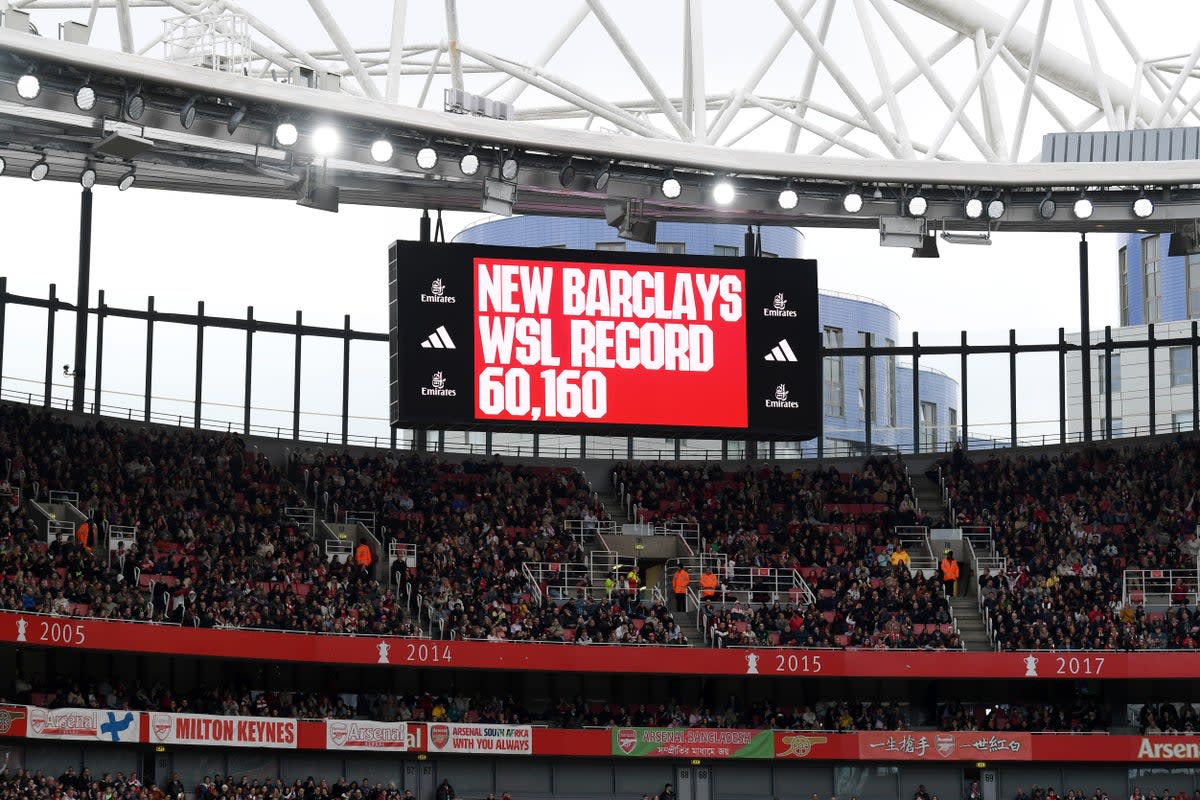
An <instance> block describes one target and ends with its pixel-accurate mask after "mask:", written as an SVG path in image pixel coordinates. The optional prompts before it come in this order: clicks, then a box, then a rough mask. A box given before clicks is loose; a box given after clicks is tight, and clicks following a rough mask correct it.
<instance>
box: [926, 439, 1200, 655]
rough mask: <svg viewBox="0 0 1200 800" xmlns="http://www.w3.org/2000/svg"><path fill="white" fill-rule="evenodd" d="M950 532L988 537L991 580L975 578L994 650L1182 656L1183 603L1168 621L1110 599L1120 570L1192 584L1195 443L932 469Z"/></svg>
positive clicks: (1188, 612)
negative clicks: (1000, 563)
mask: <svg viewBox="0 0 1200 800" xmlns="http://www.w3.org/2000/svg"><path fill="white" fill-rule="evenodd" d="M939 466H940V468H941V474H942V477H943V479H944V480H945V482H946V486H947V489H948V491H949V493H950V497H951V500H952V502H953V506H954V510H955V512H956V514H957V517H958V523H959V524H960V525H964V526H965V525H981V526H989V527H990V528H991V530H992V537H993V540H994V542H995V547H996V554H997V555H998V556H1000V557H1003V558H1005V559H1007V561H1006V565H1007V566H1006V569H1005V571H1004V572H1003V573H1002V574H993V573H991V572H985V573H983V574H981V575H980V591H981V593H982V595H983V598H984V602H985V607H986V611H987V614H988V615H989V617H990V621H991V625H992V629H993V631H994V636H995V639H996V641H997V643H998V644H999V645H1000V646H1001V647H1003V648H1005V649H1009V650H1016V649H1051V648H1059V649H1061V648H1087V649H1137V650H1153V649H1194V648H1196V647H1197V646H1198V642H1200V616H1197V612H1196V609H1195V607H1194V605H1189V597H1188V594H1187V593H1186V592H1184V593H1180V592H1174V591H1173V592H1172V594H1173V595H1179V596H1178V597H1176V596H1172V598H1171V599H1172V600H1173V601H1176V600H1178V601H1179V602H1178V603H1177V604H1176V605H1175V606H1173V607H1172V608H1171V609H1170V610H1166V611H1148V610H1146V609H1145V608H1144V607H1143V606H1142V604H1141V603H1139V602H1137V598H1136V597H1134V596H1132V595H1131V598H1130V599H1131V601H1132V602H1129V603H1126V602H1124V599H1123V596H1122V578H1123V574H1124V571H1125V570H1126V569H1141V570H1171V569H1177V568H1182V569H1186V570H1191V572H1192V573H1193V574H1194V573H1195V569H1196V563H1197V555H1198V554H1200V528H1198V526H1197V522H1198V519H1197V515H1198V513H1200V502H1198V500H1197V491H1198V490H1200V480H1198V475H1200V472H1198V471H1197V467H1198V466H1200V443H1197V442H1196V441H1194V440H1184V439H1175V440H1171V441H1167V442H1156V443H1147V444H1143V445H1139V446H1133V447H1126V448H1123V449H1122V450H1120V451H1118V450H1116V449H1113V448H1107V447H1105V448H1099V447H1091V448H1087V449H1083V450H1075V451H1069V452H1066V453H1063V454H1061V455H1055V456H1046V455H1041V456H1026V455H1021V456H1004V457H992V458H988V459H986V460H979V461H971V460H969V459H968V458H967V457H966V456H965V454H964V453H963V452H962V451H961V450H958V451H955V452H954V453H953V454H952V455H951V456H950V457H948V458H946V459H944V460H943V461H942V462H941V463H940V464H939Z"/></svg>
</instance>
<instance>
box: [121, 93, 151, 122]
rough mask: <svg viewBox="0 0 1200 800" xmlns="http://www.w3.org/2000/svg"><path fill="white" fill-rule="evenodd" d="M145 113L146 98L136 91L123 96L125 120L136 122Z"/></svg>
mask: <svg viewBox="0 0 1200 800" xmlns="http://www.w3.org/2000/svg"><path fill="white" fill-rule="evenodd" d="M145 113H146V98H145V97H143V96H142V90H141V89H137V90H134V91H132V92H130V93H129V94H127V95H125V118H126V119H130V120H133V121H134V122H137V121H138V120H139V119H141V118H142V114H145Z"/></svg>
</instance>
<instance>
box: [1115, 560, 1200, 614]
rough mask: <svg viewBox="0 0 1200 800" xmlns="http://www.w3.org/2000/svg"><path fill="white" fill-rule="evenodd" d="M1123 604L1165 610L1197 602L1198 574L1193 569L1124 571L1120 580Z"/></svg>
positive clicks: (1199, 577) (1198, 598) (1199, 591)
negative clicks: (1173, 606)
mask: <svg viewBox="0 0 1200 800" xmlns="http://www.w3.org/2000/svg"><path fill="white" fill-rule="evenodd" d="M1121 599H1122V601H1123V602H1124V603H1125V604H1126V605H1133V606H1142V607H1146V608H1168V607H1170V606H1172V605H1188V606H1195V605H1196V604H1197V603H1198V602H1200V572H1198V571H1197V570H1195V569H1127V570H1125V572H1124V573H1123V575H1122V579H1121Z"/></svg>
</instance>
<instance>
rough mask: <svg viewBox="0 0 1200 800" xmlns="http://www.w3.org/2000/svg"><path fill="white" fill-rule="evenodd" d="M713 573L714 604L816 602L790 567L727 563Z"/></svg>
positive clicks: (801, 578) (810, 590)
mask: <svg viewBox="0 0 1200 800" xmlns="http://www.w3.org/2000/svg"><path fill="white" fill-rule="evenodd" d="M717 577H718V579H719V583H718V585H717V590H716V594H715V595H714V597H713V602H714V603H716V604H725V603H731V602H744V603H746V604H747V605H757V604H761V603H791V604H793V605H812V604H813V603H815V602H816V597H815V596H814V595H813V592H812V589H810V588H809V586H808V584H807V583H806V582H805V580H804V578H803V577H801V576H800V573H799V572H797V571H796V570H794V569H776V568H774V567H748V566H738V565H732V564H727V565H726V568H725V570H724V573H723V574H718V575H717ZM705 600H707V598H705V597H704V596H703V592H701V601H702V602H704V601H705Z"/></svg>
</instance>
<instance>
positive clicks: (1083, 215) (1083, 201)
mask: <svg viewBox="0 0 1200 800" xmlns="http://www.w3.org/2000/svg"><path fill="white" fill-rule="evenodd" d="M1072 210H1073V211H1074V212H1075V218H1076V219H1087V218H1089V217H1090V216H1092V212H1093V211H1094V210H1095V208H1094V207H1093V205H1092V201H1091V200H1088V199H1087V198H1086V197H1081V198H1079V199H1078V200H1076V201H1075V206H1074V208H1073V209H1072Z"/></svg>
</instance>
